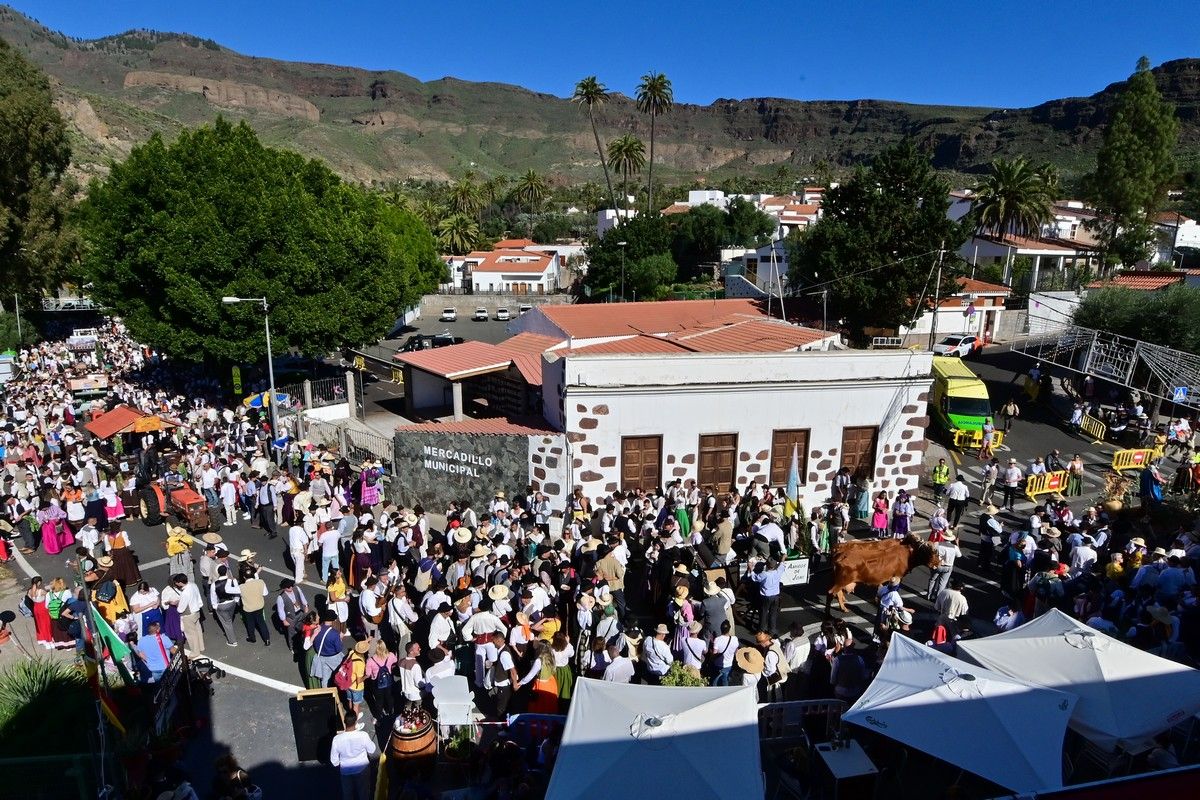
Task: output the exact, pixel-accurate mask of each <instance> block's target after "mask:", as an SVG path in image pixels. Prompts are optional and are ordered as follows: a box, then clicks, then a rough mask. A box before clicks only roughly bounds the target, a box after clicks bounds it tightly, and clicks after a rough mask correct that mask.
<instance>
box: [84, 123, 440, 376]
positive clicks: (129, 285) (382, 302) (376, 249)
mask: <svg viewBox="0 0 1200 800" xmlns="http://www.w3.org/2000/svg"><path fill="white" fill-rule="evenodd" d="M82 211H83V214H82V217H83V220H84V225H85V231H86V234H87V239H88V244H89V247H88V249H87V252H86V255H85V262H84V266H85V272H86V273H87V276H88V277H89V278H90V280H91V281H92V282H93V284H94V288H93V290H92V292H93V294H94V295H95V296H96V297H97V299H99V300H101V301H102V302H104V303H105V304H106V305H108V306H109V307H110V308H112V309H114V310H115V311H116V312H117V313H118V314H119V315H120V316H122V317H123V318H124V319H125V322H126V324H127V325H128V326H129V328H130V331H131V332H132V334H133V335H134V337H135V338H137V339H139V340H141V341H144V342H146V343H147V344H150V345H153V346H156V347H160V348H162V349H163V350H165V351H166V352H167V353H169V354H171V355H172V356H174V357H177V358H181V359H186V360H193V361H195V360H201V359H207V360H210V361H225V362H227V361H254V360H258V359H260V358H261V357H262V356H263V354H264V352H265V342H264V337H263V334H262V314H261V311H259V310H257V309H255V308H254V307H251V306H249V305H248V304H243V305H239V306H223V305H222V303H221V297H222V296H224V295H236V296H239V297H266V298H267V300H268V301H269V302H270V304H271V323H272V324H271V330H272V334H273V336H274V337H275V340H276V341H275V342H274V345H275V352H277V353H278V352H281V351H283V350H284V349H285V347H291V348H295V349H296V350H299V351H301V352H303V353H308V354H313V355H316V354H324V353H327V352H330V351H331V350H334V349H337V348H339V347H342V346H344V345H355V344H363V343H366V342H372V341H375V340H376V339H378V338H379V337H380V336H382V335H383V334H385V333H387V331H388V330H389V329H390V327H391V325H392V322H393V321H394V320H395V319H396V317H397V315H398V314H399V312H400V311H401V310H402V309H404V308H406V307H408V306H410V305H412V304H413V303H415V302H417V301H418V299H419V298H420V295H421V294H422V293H424V292H427V291H430V290H431V289H433V288H434V287H435V286H436V285H437V282H438V281H439V280H440V279H441V278H442V277H443V275H444V272H445V269H444V266H443V264H442V263H441V261H440V259H439V258H438V257H437V251H436V250H435V248H434V242H433V237H432V235H431V234H430V232H429V229H428V228H426V226H425V225H424V224H422V223H421V222H420V221H419V220H417V219H416V217H414V216H413V215H411V214H410V213H408V212H407V211H404V210H402V209H400V208H399V207H397V206H396V205H395V204H392V203H389V202H388V201H387V200H386V199H385V198H384V197H382V196H381V195H378V194H373V193H367V192H366V191H364V190H362V189H359V188H357V187H354V186H350V185H347V184H345V183H343V182H342V181H341V180H340V179H339V178H338V177H337V176H336V175H334V174H333V172H332V171H330V170H329V168H328V167H326V166H325V165H324V164H322V163H320V162H318V161H306V160H305V159H304V158H302V157H301V156H299V155H297V154H296V153H291V152H287V151H282V150H274V149H271V148H267V147H264V146H263V145H262V144H261V143H260V142H259V141H258V139H257V137H256V136H255V135H254V132H253V131H252V130H250V128H249V127H248V126H247V125H245V124H244V123H243V124H240V125H237V126H234V125H231V124H230V123H229V122H227V121H225V120H223V119H218V120H217V122H216V124H215V125H213V126H211V127H208V126H206V127H202V128H198V129H195V130H188V131H184V132H183V133H182V134H180V136H179V138H178V139H177V140H176V141H175V142H173V143H171V144H167V143H166V142H165V141H164V140H163V139H162V138H161V137H158V136H154V137H152V138H151V139H150V141H148V142H147V143H146V144H144V145H142V146H140V147H137V148H134V150H133V152H132V153H130V155H129V158H128V159H127V160H126V161H125V162H124V163H122V164H118V165H115V166H114V167H113V169H112V172H111V174H110V175H109V177H108V178H107V179H106V180H104V181H103V182H95V183H93V185H92V187H91V188H90V190H89V193H88V199H87V200H86V202H85V203H84V205H83V209H82Z"/></svg>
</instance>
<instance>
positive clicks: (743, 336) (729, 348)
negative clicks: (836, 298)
mask: <svg viewBox="0 0 1200 800" xmlns="http://www.w3.org/2000/svg"><path fill="white" fill-rule="evenodd" d="M833 335H834V334H831V333H827V332H825V331H819V330H816V329H815V328H804V327H800V326H798V325H788V324H787V323H785V322H774V321H769V320H760V319H746V320H742V321H739V322H733V323H730V324H728V325H722V326H720V327H716V328H710V329H709V330H706V331H695V332H687V333H677V334H673V335H671V336H668V337H667V340H668V341H670V342H671V343H672V344H676V345H679V346H680V347H683V348H686V349H688V350H691V351H692V352H696V353H782V352H787V351H789V350H795V349H796V348H798V347H804V346H805V345H809V344H812V343H813V342H819V341H821V340H822V339H826V338H828V337H830V336H833Z"/></svg>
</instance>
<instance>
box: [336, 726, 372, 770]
mask: <svg viewBox="0 0 1200 800" xmlns="http://www.w3.org/2000/svg"><path fill="white" fill-rule="evenodd" d="M374 752H375V742H373V741H371V737H370V736H368V735H367V732H366V731H342V732H341V733H339V734H337V735H336V736H334V737H333V745H332V747H331V748H330V751H329V763H330V764H332V765H333V766H335V767H338V768H339V769H341V771H342V772H360V771H361V770H362V768H363V767H366V766H367V765H368V764H370V763H371V754H372V753H374Z"/></svg>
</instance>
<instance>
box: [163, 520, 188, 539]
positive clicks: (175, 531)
mask: <svg viewBox="0 0 1200 800" xmlns="http://www.w3.org/2000/svg"><path fill="white" fill-rule="evenodd" d="M167 535H168V536H186V535H187V528H185V527H183V526H182V525H172V524H171V523H169V522H168V523H167Z"/></svg>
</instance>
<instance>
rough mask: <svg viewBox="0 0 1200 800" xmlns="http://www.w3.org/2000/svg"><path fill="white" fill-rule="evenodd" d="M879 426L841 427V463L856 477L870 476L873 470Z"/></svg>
mask: <svg viewBox="0 0 1200 800" xmlns="http://www.w3.org/2000/svg"><path fill="white" fill-rule="evenodd" d="M878 440H879V428H842V464H841V466H843V467H849V468H850V474H851V475H853V476H854V477H855V479H858V478H865V477H871V476H872V475H873V474H874V472H875V445H876V443H877V442H878Z"/></svg>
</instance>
